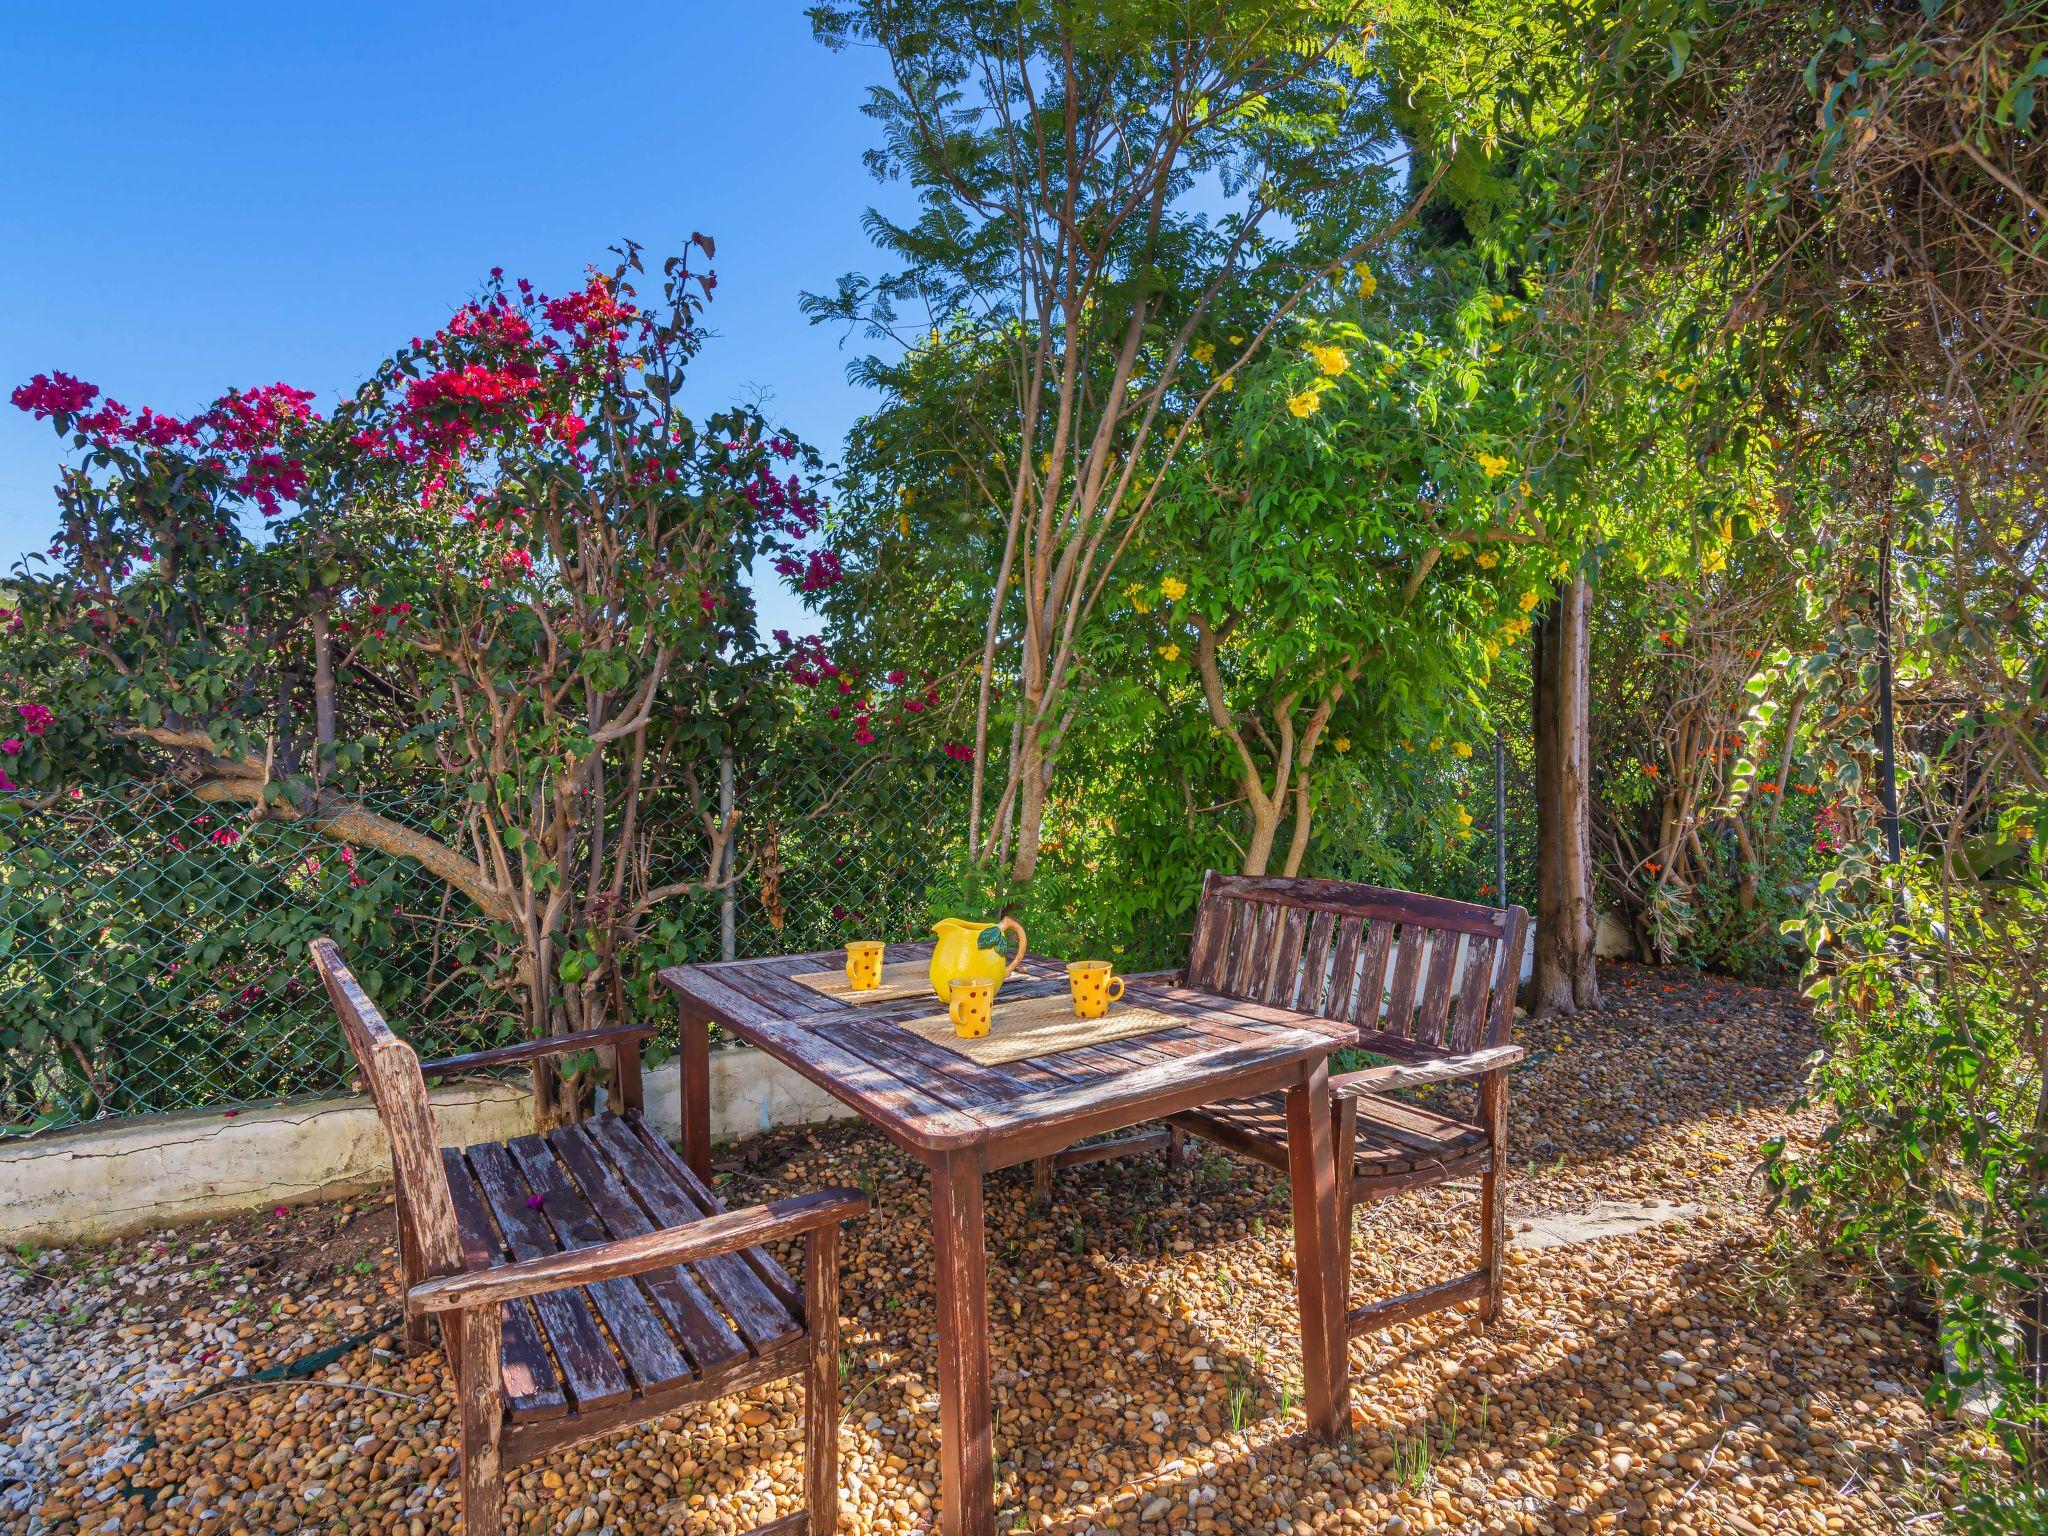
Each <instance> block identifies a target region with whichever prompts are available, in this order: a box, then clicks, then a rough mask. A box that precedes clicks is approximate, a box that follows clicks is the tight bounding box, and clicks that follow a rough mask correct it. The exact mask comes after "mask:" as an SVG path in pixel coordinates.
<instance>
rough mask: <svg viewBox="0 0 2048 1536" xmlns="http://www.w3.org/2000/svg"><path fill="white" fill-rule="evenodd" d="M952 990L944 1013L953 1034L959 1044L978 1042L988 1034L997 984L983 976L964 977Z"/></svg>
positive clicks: (955, 983)
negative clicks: (958, 1040)
mask: <svg viewBox="0 0 2048 1536" xmlns="http://www.w3.org/2000/svg"><path fill="white" fill-rule="evenodd" d="M951 990H952V994H953V995H952V999H951V1001H949V1002H948V1003H947V1004H946V1013H947V1015H948V1016H949V1017H950V1018H951V1019H952V1020H953V1033H954V1034H956V1035H958V1036H959V1037H960V1038H961V1039H962V1040H979V1039H980V1038H981V1037H982V1036H983V1035H985V1034H987V1033H988V1026H989V1019H990V1016H991V1015H992V1014H993V1013H994V1011H995V1006H996V984H995V983H994V982H993V981H991V980H989V979H988V978H987V977H985V976H963V977H961V978H960V979H959V980H958V981H955V982H954V983H953V985H952V989H951Z"/></svg>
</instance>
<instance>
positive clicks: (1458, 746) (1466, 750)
mask: <svg viewBox="0 0 2048 1536" xmlns="http://www.w3.org/2000/svg"><path fill="white" fill-rule="evenodd" d="M1451 750H1452V751H1453V752H1455V753H1457V754H1458V756H1460V757H1470V756H1471V755H1472V743H1471V742H1469V741H1454V742H1452V743H1451Z"/></svg>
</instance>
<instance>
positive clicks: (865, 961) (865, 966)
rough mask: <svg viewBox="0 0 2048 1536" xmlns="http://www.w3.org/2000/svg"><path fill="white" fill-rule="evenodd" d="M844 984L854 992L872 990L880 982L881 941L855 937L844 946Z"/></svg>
mask: <svg viewBox="0 0 2048 1536" xmlns="http://www.w3.org/2000/svg"><path fill="white" fill-rule="evenodd" d="M846 984H847V986H848V987H850V988H852V989H853V990H854V991H856V992H872V991H874V990H875V988H877V987H879V986H880V985H881V984H882V943H881V940H879V939H855V940H854V941H853V942H852V943H850V944H848V945H847V946H846Z"/></svg>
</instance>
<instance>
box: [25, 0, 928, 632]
mask: <svg viewBox="0 0 2048 1536" xmlns="http://www.w3.org/2000/svg"><path fill="white" fill-rule="evenodd" d="M0 50H4V53H5V56H6V57H7V58H9V59H10V60H11V61H12V62H11V64H10V65H9V68H8V71H7V76H8V78H7V80H6V83H5V84H4V85H0V124H4V126H5V130H6V142H7V144H8V151H9V152H8V160H9V165H8V173H7V176H8V182H9V186H8V195H7V196H6V197H5V198H4V199H0V571H4V570H6V569H10V568H12V567H13V565H14V564H15V562H16V560H17V559H18V558H19V557H20V556H21V555H22V554H23V553H24V552H26V551H27V550H30V549H34V548H40V547H42V545H43V544H44V543H46V542H47V540H48V537H49V534H50V531H51V528H52V503H51V498H50V490H49V487H50V484H51V480H52V477H53V472H54V469H55V467H56V464H57V462H58V458H59V452H60V448H61V444H60V442H59V440H58V439H57V437H56V435H55V434H54V433H52V432H51V431H50V430H49V424H48V423H47V422H42V423H38V422H35V421H32V420H31V419H30V418H28V417H27V416H25V415H23V414H22V413H20V412H17V411H15V410H14V409H13V408H12V407H11V406H7V405H6V404H5V402H4V393H5V391H6V390H10V389H12V388H13V386H14V385H15V384H17V383H19V382H21V381H22V380H23V379H25V378H27V377H28V376H29V375H30V374H33V373H39V372H45V371H48V370H49V369H52V368H62V369H64V370H65V371H67V372H70V373H74V374H77V375H78V376H80V377H82V378H85V379H88V380H90V381H92V382H93V383H96V384H99V385H100V386H101V387H102V388H104V389H105V390H106V391H107V392H108V393H109V394H111V395H113V396H114V397H115V398H117V399H119V400H122V401H124V402H125V403H127V404H129V405H131V406H139V405H145V404H146V405H154V406H156V407H158V408H160V409H164V410H169V411H173V412H176V411H181V410H189V409H192V408H194V407H196V406H199V405H201V404H203V403H205V402H206V401H208V400H211V399H213V398H214V397H215V396H216V395H218V394H219V393H220V392H221V391H222V390H224V389H225V388H227V387H228V386H230V385H254V384H265V383H271V382H274V381H276V380H280V379H282V380H284V381H286V382H289V383H293V384H297V385H300V386H302V387H305V388H309V389H313V390H316V391H318V392H320V394H321V395H322V396H323V397H326V396H332V395H334V394H336V393H339V392H341V391H343V390H346V389H347V388H349V387H350V386H351V385H353V384H354V383H355V382H356V381H357V380H358V379H359V378H360V377H361V376H362V375H363V374H365V373H367V372H368V371H369V370H370V369H371V368H372V367H373V366H374V365H375V364H376V362H377V360H378V359H379V357H380V356H381V355H382V354H383V352H384V351H385V350H387V349H388V348H389V347H390V346H392V345H393V344H395V343H398V342H401V341H403V340H404V339H405V338H406V337H408V336H410V335H413V334H414V333H416V332H419V331H422V330H425V329H427V328H430V327H432V326H434V325H436V324H438V323H439V322H440V321H441V320H443V319H445V318H446V317H447V314H448V312H449V311H450V310H451V309H452V308H453V307H454V306H455V305H456V304H458V303H460V302H461V301H462V300H463V299H464V298H465V297H466V296H467V295H468V294H469V293H470V292H471V291H472V290H473V288H474V287H475V285H476V284H477V282H478V281H479V280H480V279H481V278H482V276H483V275H484V274H485V273H486V272H487V271H488V270H489V269H490V268H491V267H493V266H503V267H504V268H505V269H506V271H507V272H509V273H512V274H515V275H525V276H529V277H531V278H533V279H534V281H535V282H536V283H538V284H540V285H541V286H542V287H543V288H548V287H550V286H553V285H567V284H568V283H570V282H572V281H573V280H574V279H575V278H576V277H577V275H578V274H579V273H580V272H581V270H582V268H583V267H584V265H585V264H586V263H589V262H594V261H602V260H604V259H605V247H606V246H607V245H608V244H610V243H612V242H613V241H615V240H617V239H619V238H621V237H630V238H633V239H637V240H639V241H640V242H641V243H642V244H643V245H645V246H646V247H647V248H648V250H649V252H650V254H652V255H654V256H657V257H658V256H660V255H665V254H667V253H668V252H669V251H671V250H675V249H678V248H680V247H681V245H682V243H683V242H684V241H685V240H686V239H687V238H688V237H689V235H690V232H691V231H692V230H696V229H701V230H704V231H705V232H707V233H709V234H711V235H712V236H713V237H715V239H716V240H717V242H718V260H717V263H716V266H717V271H718V276H719V288H718V296H717V301H716V302H715V303H714V304H713V306H712V308H711V311H710V314H709V317H708V318H709V321H710V324H711V328H712V329H713V331H714V332H715V333H717V334H716V338H715V339H714V340H713V341H712V342H711V343H710V345H709V346H708V347H707V348H706V350H705V352H704V354H703V356H702V357H701V358H700V360H699V362H698V366H697V369H696V372H695V374H694V376H693V387H694V394H695V399H694V400H693V401H692V405H693V407H694V408H696V409H699V410H709V409H711V408H714V407H715V406H717V405H719V404H722V403H724V402H725V401H727V400H730V399H734V398H746V399H756V398H759V399H763V400H764V402H765V406H766V408H767V409H768V410H769V411H770V413H771V414H773V415H774V416H776V417H777V418H778V419H779V420H781V421H782V422H783V423H785V424H786V425H788V426H791V427H793V428H795V429H796V430H797V431H798V432H799V433H800V434H802V435H803V436H804V437H806V438H807V439H809V440H810V441H811V442H813V443H815V444H816V445H817V446H818V447H819V448H820V449H821V450H823V451H824V452H825V454H826V456H827V457H828V458H830V457H833V456H834V455H836V453H837V450H838V447H839V445H840V443H841V441H842V439H843V436H844V433H845V430H846V428H847V426H848V425H849V424H850V423H851V422H852V420H853V419H854V417H855V416H857V415H858V414H859V413H860V410H861V409H862V405H863V398H862V395H861V393H860V392H859V391H857V390H855V389H854V388H853V387H852V386H851V385H849V384H848V383H847V382H846V378H845V364H846V360H847V357H848V355H849V352H848V351H847V350H842V348H841V345H840V342H841V337H840V335H839V334H837V333H836V332H833V331H830V330H827V329H822V328H815V327H813V326H811V325H810V324H809V323H808V322H807V321H806V320H805V319H804V317H803V316H802V314H800V313H799V311H798V309H797V298H798V295H799V293H800V292H801V291H803V290H804V289H807V288H808V289H813V290H824V289H829V288H830V287H831V285H832V283H833V281H834V279H835V278H837V276H838V275H839V274H840V273H841V272H843V271H847V270H854V269H862V268H868V269H872V267H873V264H874V263H873V258H872V253H871V250H870V248H869V246H868V245H867V242H866V240H865V238H864V236H863V235H862V234H861V229H860V215H861V212H862V210H863V209H864V208H865V207H866V206H867V205H868V204H869V203H870V202H872V201H874V200H875V198H876V196H877V194H878V193H883V192H884V189H881V188H878V187H877V186H876V184H875V183H874V181H873V180H872V179H871V178H870V177H869V176H868V174H867V172H866V171H865V169H864V168H863V167H862V165H861V163H860V155H861V151H862V150H863V149H864V148H865V147H867V146H868V145H869V144H870V143H871V142H873V133H872V128H873V125H872V124H871V123H870V122H869V121H868V120H867V119H866V118H865V117H863V116H861V115H860V110H859V109H860V105H861V102H862V100H863V99H864V94H865V90H866V87H867V85H868V84H869V82H870V80H871V79H872V78H873V77H874V76H875V74H876V71H877V70H878V67H879V57H878V55H875V54H874V53H872V52H866V51H852V52H848V53H844V54H833V53H831V52H828V51H827V50H826V49H824V48H822V47H820V46H819V45H818V44H817V43H815V42H813V41H812V39H811V35H810V26H809V24H808V23H807V22H806V21H805V20H804V17H803V14H802V10H801V8H800V7H799V6H796V5H777V6H759V7H757V6H740V5H730V4H689V3H677V0H667V3H664V4H646V5H643V4H638V3H624V4H616V5H613V6H610V7H607V8H605V9H604V10H602V11H590V10H585V9H584V8H583V7H580V6H564V5H559V4H556V5H539V4H523V3H500V4H497V5H493V6H489V7H472V6H453V5H446V6H433V5H422V4H412V5H395V4H383V3H361V0H359V3H357V4H354V5H349V6H280V5H276V4H264V5H241V4H221V3H211V0H209V3H205V4H201V5H196V6H165V5H161V4H155V5H140V4H133V3H128V0H103V3H101V4H99V5H95V6H88V7H84V8H79V7H69V6H34V7H30V6H14V7H9V8H8V10H7V12H6V15H5V19H4V20H0ZM890 190H893V189H890ZM885 195H886V194H885ZM900 195H901V194H900V193H899V194H898V196H899V197H900ZM762 597H763V613H764V620H765V621H766V622H767V623H769V624H771V625H774V624H789V623H791V622H792V620H795V621H797V622H801V614H800V612H799V610H798V608H797V606H796V604H795V602H794V599H793V598H791V597H789V596H788V595H787V594H783V593H777V594H773V595H771V594H770V593H768V592H766V591H764V592H763V594H762Z"/></svg>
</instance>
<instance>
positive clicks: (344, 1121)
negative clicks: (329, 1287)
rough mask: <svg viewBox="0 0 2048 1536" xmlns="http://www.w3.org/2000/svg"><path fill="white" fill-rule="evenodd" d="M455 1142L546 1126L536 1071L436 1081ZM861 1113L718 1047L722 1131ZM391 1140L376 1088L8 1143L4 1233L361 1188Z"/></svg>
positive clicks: (651, 1102)
mask: <svg viewBox="0 0 2048 1536" xmlns="http://www.w3.org/2000/svg"><path fill="white" fill-rule="evenodd" d="M646 1092H647V1117H648V1119H649V1120H650V1121H651V1122H652V1123H653V1124H654V1125H655V1126H656V1127H657V1128H658V1129H659V1130H661V1131H662V1132H663V1134H665V1135H667V1136H669V1137H671V1138H674V1137H675V1136H677V1135H678V1134H679V1133H680V1131H681V1126H682V1074H681V1071H680V1069H679V1068H678V1067H677V1065H676V1064H675V1063H674V1062H673V1061H671V1062H669V1063H667V1064H665V1065H664V1066H661V1067H657V1068H655V1069H653V1070H652V1071H650V1072H649V1073H648V1074H647V1082H646ZM433 1103H434V1121H435V1125H436V1127H437V1128H438V1129H439V1131H440V1135H441V1142H442V1145H444V1146H451V1147H460V1146H468V1145H469V1144H471V1143H472V1142H479V1141H503V1140H505V1139H506V1138H507V1137H511V1136H517V1135H520V1134H522V1133H523V1132H526V1131H530V1130H531V1129H532V1128H533V1095H532V1093H531V1091H530V1090H529V1088H528V1087H527V1085H526V1083H525V1082H524V1081H523V1080H519V1081H490V1082H470V1083H458V1084H455V1085H453V1086H450V1087H445V1088H437V1089H435V1090H434V1091H433ZM848 1113H850V1112H849V1111H848V1110H847V1109H846V1108H845V1106H844V1105H842V1104H840V1103H839V1101H838V1100H837V1099H834V1098H832V1097H831V1096H830V1095H828V1094H826V1093H824V1092H823V1091H822V1090H820V1089H817V1088H814V1087H812V1086H811V1084H809V1083H808V1082H806V1081H805V1080H804V1079H802V1078H800V1077H798V1076H797V1075H796V1074H795V1073H793V1072H791V1071H789V1070H788V1069H787V1068H786V1067H783V1066H782V1065H780V1064H779V1063H778V1062H776V1061H774V1060H773V1059H772V1058H770V1057H767V1056H764V1055H762V1054H761V1052H759V1051H756V1050H750V1049H748V1048H746V1047H734V1048H729V1049H725V1050H718V1051H714V1052H712V1054H711V1133H712V1135H713V1136H715V1137H727V1136H745V1135H753V1134H755V1133H756V1132H759V1131H763V1130H766V1129H768V1128H769V1127H771V1126H775V1125H801V1124H808V1123H811V1122H815V1121H820V1120H827V1119H833V1118H836V1117H838V1116H843V1115H846V1114H848ZM390 1177H391V1154H390V1150H389V1147H388V1144H387V1143H386V1142H385V1140H384V1129H383V1127H382V1126H381V1125H380V1124H379V1123H378V1121H377V1112H376V1110H375V1109H374V1108H373V1107H372V1105H371V1104H370V1101H369V1100H368V1099H367V1098H336V1099H320V1100H317V1101H311V1102H305V1103H298V1104H288V1105H280V1106H277V1107H274V1108H268V1109H245V1110H240V1111H237V1112H235V1113H233V1114H223V1113H221V1112H219V1111H200V1112H197V1113H193V1114H184V1115H150V1116H142V1117H137V1118H135V1119H130V1120H118V1121H111V1122H108V1123H107V1124H104V1125H87V1126H81V1127H79V1128H78V1129H76V1130H72V1131H66V1132H63V1133H61V1134H58V1135H55V1136H47V1137H39V1138H37V1139H36V1140H34V1141H30V1142H24V1143H21V1144H18V1145H14V1146H7V1145H0V1242H4V1243H7V1244H10V1245H11V1244H15V1243H25V1242H27V1243H38V1244H41V1245H43V1246H46V1247H47V1246H51V1245H54V1244H60V1243H71V1242H77V1241H80V1240H82V1239H90V1238H108V1237H119V1236H122V1235H124V1234H126V1233H130V1232H137V1231H142V1230H145V1229H147V1228H151V1227H160V1226H168V1225H170V1224H172V1223H174V1222H181V1221H194V1220H197V1219H199V1218H201V1217H206V1216H225V1215H230V1214H232V1213H234V1212H237V1211H247V1210H260V1209H263V1208H266V1207H270V1206H276V1205H291V1204H295V1203H297V1202H300V1201H305V1200H315V1199H333V1198H338V1197H340V1196H343V1195H351V1194H357V1193H360V1192H361V1191H363V1190H366V1189H371V1188H375V1187H377V1186H380V1185H382V1184H384V1183H386V1182H388V1181H389V1179H390Z"/></svg>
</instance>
